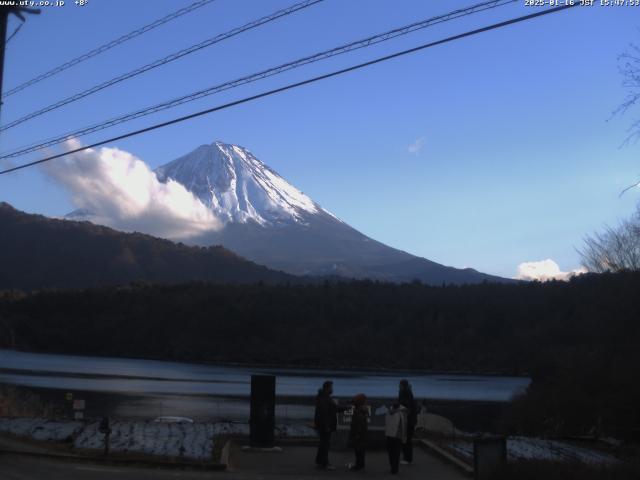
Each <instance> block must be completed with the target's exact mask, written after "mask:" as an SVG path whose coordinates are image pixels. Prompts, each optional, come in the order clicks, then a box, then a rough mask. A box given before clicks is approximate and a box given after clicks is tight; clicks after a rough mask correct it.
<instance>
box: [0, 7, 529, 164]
mask: <svg viewBox="0 0 640 480" xmlns="http://www.w3.org/2000/svg"><path fill="white" fill-rule="evenodd" d="M517 1H519V0H492V1H486V2H483V3H479V4H476V5H472V6H470V7H466V8H462V9H459V10H454V11H452V12H449V13H447V14H444V15H439V16H436V17H431V18H428V19H425V20H421V21H419V22H415V23H412V24H409V25H406V26H403V27H400V28H395V29H393V30H389V31H387V32H384V33H380V34H376V35H373V36H370V37H367V38H364V39H361V40H357V41H355V42H351V43H347V44H345V45H341V46H339V47H335V48H332V49H330V50H325V51H322V52H319V53H316V54H313V55H310V56H307V57H303V58H300V59H298V60H294V61H292V62H289V63H285V64H282V65H278V66H276V67H272V68H269V69H267V70H263V71H261V72H258V73H254V74H251V75H248V76H245V77H241V78H238V79H235V80H232V81H228V82H225V83H222V84H219V85H215V86H213V87H209V88H206V89H204V90H200V91H197V92H194V93H190V94H188V95H183V96H181V97H178V98H174V99H172V100H168V101H165V102H162V103H159V104H156V105H153V106H150V107H146V108H143V109H141V110H137V111H135V112H131V113H128V114H125V115H122V116H119V117H115V118H112V119H110V120H107V121H104V122H100V123H98V124H94V125H91V126H89V127H84V128H82V129H79V130H75V131H73V132H67V133H65V134H62V135H58V136H57V137H54V138H51V139H49V140H45V141H42V142H40V143H36V144H32V145H28V146H25V147H19V148H18V149H16V150H14V151H12V152H8V153H3V154H1V155H0V160H2V159H5V158H15V157H19V156H22V155H25V154H27V153H32V152H35V151H38V150H42V149H44V148H47V147H51V146H54V145H58V144H60V143H63V142H64V141H66V140H68V139H69V138H79V137H82V136H85V135H89V134H91V133H95V132H98V131H101V130H104V129H107V128H110V127H113V126H115V125H119V124H121V123H125V122H128V121H132V120H135V119H137V118H141V117H144V116H147V115H151V114H153V113H157V112H160V111H163V110H167V109H170V108H174V107H177V106H179V105H182V104H185V103H188V102H192V101H195V100H199V99H201V98H204V97H207V96H210V95H213V94H215V93H219V92H222V91H225V90H229V89H232V88H236V87H239V86H241V85H245V84H248V83H252V82H255V81H258V80H262V79H264V78H267V77H271V76H274V75H278V74H280V73H284V72H286V71H289V70H293V69H295V68H299V67H301V66H304V65H308V64H310V63H315V62H318V61H321V60H325V59H327V58H331V57H333V56H336V55H341V54H344V53H347V52H351V51H354V50H358V49H360V48H365V47H369V46H371V45H375V44H377V43H381V42H384V41H387V40H391V39H393V38H396V37H399V36H402V35H407V34H409V33H412V32H415V31H417V30H421V29H424V28H427V27H431V26H433V25H436V24H439V23H443V22H447V21H450V20H454V19H456V18H460V17H463V16H467V15H471V14H473V13H478V12H482V11H485V10H489V9H492V8H496V7H500V6H503V5H506V4H509V3H515V2H517Z"/></svg>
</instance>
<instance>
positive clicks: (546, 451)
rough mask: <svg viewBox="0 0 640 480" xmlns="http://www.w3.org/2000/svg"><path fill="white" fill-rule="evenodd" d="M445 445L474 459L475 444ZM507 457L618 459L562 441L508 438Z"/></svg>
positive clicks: (584, 460) (594, 461)
mask: <svg viewBox="0 0 640 480" xmlns="http://www.w3.org/2000/svg"><path fill="white" fill-rule="evenodd" d="M443 444H444V445H445V446H446V447H448V448H450V449H452V450H453V451H455V452H456V453H457V454H459V455H460V456H462V457H463V458H466V459H468V460H469V461H471V460H472V458H473V442H471V441H469V440H466V439H463V440H449V441H445V442H443ZM507 456H508V459H509V460H510V461H513V460H553V461H561V462H581V463H592V464H612V463H617V462H618V459H617V458H616V457H615V456H613V455H611V454H608V453H606V452H602V451H599V450H596V449H593V448H588V447H584V446H579V445H574V444H573V443H570V442H564V441H560V440H547V439H544V438H533V437H509V438H507Z"/></svg>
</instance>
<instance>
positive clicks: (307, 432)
mask: <svg viewBox="0 0 640 480" xmlns="http://www.w3.org/2000/svg"><path fill="white" fill-rule="evenodd" d="M99 426H100V422H92V423H86V424H85V423H81V422H72V421H67V422H53V421H47V420H45V419H37V418H36V419H29V418H5V419H0V432H7V433H11V434H13V435H18V436H21V437H28V438H32V439H35V440H43V441H64V440H70V439H73V447H74V448H76V449H79V450H97V451H102V450H103V449H104V438H105V437H104V434H102V433H100V431H99ZM275 434H276V436H277V437H309V436H315V431H314V430H313V429H312V428H311V427H309V426H307V425H284V424H281V425H276V428H275ZM225 435H249V425H248V424H247V423H236V422H221V423H213V422H195V423H163V422H154V421H151V420H133V421H119V420H116V421H113V422H111V436H110V443H109V448H110V451H112V452H118V453H141V454H147V455H157V456H163V457H167V456H168V457H182V458H185V459H189V460H210V459H211V456H212V454H213V448H214V443H215V440H216V438H219V437H221V436H225Z"/></svg>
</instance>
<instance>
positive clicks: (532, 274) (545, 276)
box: [516, 258, 587, 282]
mask: <svg viewBox="0 0 640 480" xmlns="http://www.w3.org/2000/svg"><path fill="white" fill-rule="evenodd" d="M583 273H587V270H586V269H584V268H578V269H575V270H571V271H570V272H563V271H562V270H560V266H559V265H558V264H557V263H556V262H554V261H553V260H551V259H550V258H547V259H546V260H540V261H537V262H524V263H521V264H520V265H518V275H517V276H516V278H518V279H520V280H539V281H541V282H545V281H547V280H569V279H570V278H571V277H574V276H576V275H581V274H583Z"/></svg>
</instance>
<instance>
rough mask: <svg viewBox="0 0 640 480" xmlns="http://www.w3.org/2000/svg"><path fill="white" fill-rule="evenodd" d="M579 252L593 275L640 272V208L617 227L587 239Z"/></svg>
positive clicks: (583, 262)
mask: <svg viewBox="0 0 640 480" xmlns="http://www.w3.org/2000/svg"><path fill="white" fill-rule="evenodd" d="M578 253H579V254H580V257H581V259H582V265H583V266H584V267H585V268H586V269H587V270H589V271H590V272H596V273H603V272H620V271H640V209H639V210H637V211H636V213H635V214H634V215H633V217H631V219H629V220H624V221H623V222H621V223H620V224H619V225H618V226H617V227H613V228H612V227H607V228H606V229H605V230H604V232H602V233H594V234H593V235H592V236H588V237H586V238H585V239H584V247H583V248H582V250H578Z"/></svg>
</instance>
